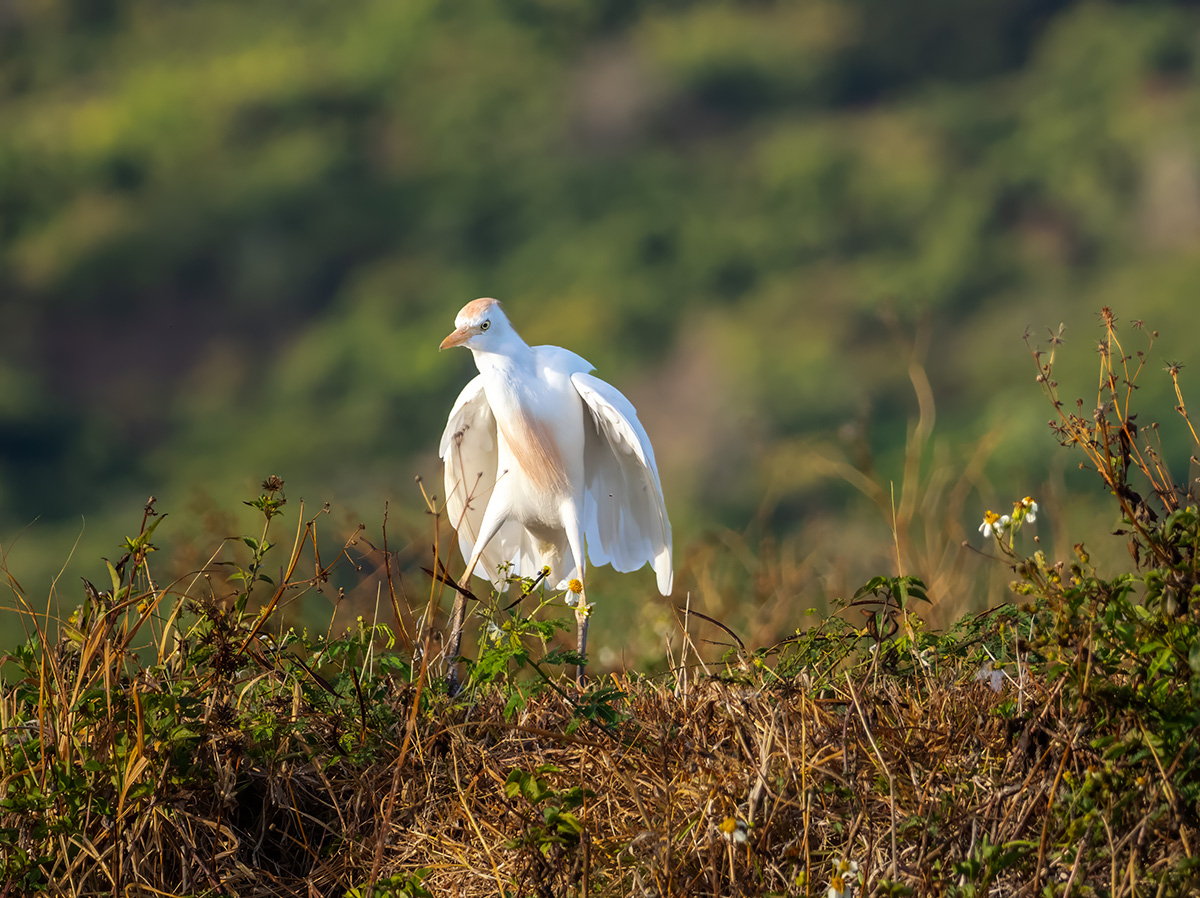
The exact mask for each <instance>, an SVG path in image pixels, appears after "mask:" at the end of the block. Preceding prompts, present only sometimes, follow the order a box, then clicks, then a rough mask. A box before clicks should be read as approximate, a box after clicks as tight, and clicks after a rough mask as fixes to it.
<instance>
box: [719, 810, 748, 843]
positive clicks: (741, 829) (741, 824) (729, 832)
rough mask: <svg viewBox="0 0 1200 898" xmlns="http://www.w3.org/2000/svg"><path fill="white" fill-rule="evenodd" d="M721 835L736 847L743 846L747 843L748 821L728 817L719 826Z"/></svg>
mask: <svg viewBox="0 0 1200 898" xmlns="http://www.w3.org/2000/svg"><path fill="white" fill-rule="evenodd" d="M717 829H719V830H720V831H721V834H722V835H723V836H725V838H726V839H728V840H729V841H730V842H732V843H733V844H735V845H741V844H742V843H744V842H745V841H746V831H747V826H746V821H745V820H737V819H735V818H733V817H726V818H725V819H724V820H722V821H721V823H720V824H719V825H718V826H717Z"/></svg>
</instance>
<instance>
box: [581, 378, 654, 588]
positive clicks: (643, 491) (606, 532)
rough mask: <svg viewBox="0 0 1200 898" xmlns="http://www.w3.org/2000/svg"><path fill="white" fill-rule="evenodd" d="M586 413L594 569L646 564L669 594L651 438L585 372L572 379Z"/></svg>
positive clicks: (587, 514)
mask: <svg viewBox="0 0 1200 898" xmlns="http://www.w3.org/2000/svg"><path fill="white" fill-rule="evenodd" d="M571 382H572V383H573V384H574V385H575V389H576V390H578V391H579V395H580V397H582V399H583V402H584V405H585V406H586V407H587V409H588V411H589V412H590V415H589V416H588V417H590V419H591V420H590V421H589V420H587V419H586V418H585V421H584V450H583V469H584V478H585V481H586V488H585V495H584V510H583V521H584V526H585V533H586V537H587V553H588V557H589V558H590V559H591V562H592V564H595V565H601V564H611V565H612V566H613V568H614V569H616V570H618V571H621V572H628V571H636V570H637V569H638V568H640V567H642V565H644V564H647V563H649V564H650V565H652V566H653V567H654V571H655V573H656V574H657V575H658V589H659V591H660V592H661V593H662V594H663V595H664V596H666V595H670V594H671V586H672V583H673V581H674V572H673V570H672V568H671V523H670V521H669V520H668V519H667V507H666V503H665V502H664V501H663V494H662V485H661V484H660V483H659V479H658V466H657V465H656V464H655V461H654V449H653V448H651V446H650V438H649V437H648V436H646V431H645V429H644V428H643V427H642V424H641V422H640V421H639V420H638V417H637V411H636V410H635V409H634V407H633V403H631V402H630V401H629V400H628V399H626V398H625V397H624V396H623V395H622V394H621V392H620V391H619V390H617V389H616V388H615V387H613V386H611V385H609V384H607V383H605V382H604V381H602V380H600V379H599V378H597V377H593V376H592V375H590V374H587V373H584V372H577V373H575V374H572V375H571ZM622 500H624V501H622Z"/></svg>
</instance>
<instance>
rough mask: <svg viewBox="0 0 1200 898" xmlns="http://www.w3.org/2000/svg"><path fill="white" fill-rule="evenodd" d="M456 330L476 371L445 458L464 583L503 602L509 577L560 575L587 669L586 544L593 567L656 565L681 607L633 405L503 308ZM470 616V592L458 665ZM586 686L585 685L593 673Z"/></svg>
mask: <svg viewBox="0 0 1200 898" xmlns="http://www.w3.org/2000/svg"><path fill="white" fill-rule="evenodd" d="M454 326H455V330H454V333H452V334H450V336H448V337H446V339H445V340H443V341H442V345H441V347H440V348H441V349H446V348H448V347H451V346H465V347H467V349H469V350H471V354H472V355H473V356H474V357H475V365H476V367H478V368H479V374H478V375H477V376H476V377H475V378H473V379H472V380H471V381H470V383H468V384H467V385H466V387H464V388H463V391H462V392H461V393H460V394H459V395H458V400H457V401H456V402H455V403H454V408H453V409H451V411H450V418H449V420H447V422H446V430H445V432H444V433H443V434H442V441H441V446H440V448H439V451H438V454H439V455H440V456H441V458H442V460H443V461H444V462H445V473H446V510H447V512H448V514H449V517H450V521H451V523H452V524H453V525H454V528H455V529H456V530H457V531H458V543H459V547H460V548H461V549H462V554H463V558H465V559H466V560H467V567H466V573H465V574H464V575H463V578H462V583H463V584H464V585H465V584H466V583H467V582H468V581H469V580H470V578H471V574H472V573H476V567H477V566H478V565H480V564H482V566H483V567H482V572H481V575H482V576H486V577H487V578H488V579H489V580H491V582H492V585H493V586H495V588H496V589H497V590H499V591H503V590H504V589H505V587H506V586H507V583H506V581H505V577H506V576H508V575H514V574H515V575H517V576H520V577H536V576H537V575H538V574H540V573H541V572H542V570H543V568H545V567H549V569H550V574H549V578H548V581H547V582H549V583H552V584H556V588H557V589H566V590H568V593H567V596H568V601H572V602H574V604H575V620H576V623H577V625H578V645H579V654H580V655H583V654H584V652H585V651H586V648H587V629H588V614H589V612H590V611H591V606H590V605H589V604H588V602H587V590H586V586H585V584H586V579H585V577H584V545H585V542H586V546H587V554H588V557H590V558H591V560H592V564H594V565H601V564H611V565H612V566H613V568H615V569H616V570H618V571H622V572H626V571H635V570H637V569H638V568H640V567H642V566H643V565H645V564H650V565H652V566H653V568H654V571H655V573H656V574H657V575H658V588H659V591H661V592H662V594H663V595H664V596H665V595H670V593H671V582H672V579H673V576H674V575H673V572H672V569H671V523H670V521H668V520H667V508H666V504H665V503H664V502H663V494H662V486H661V484H660V483H659V480H658V467H657V466H656V465H655V463H654V450H653V449H652V448H651V447H650V439H649V438H648V437H647V436H646V431H645V430H644V429H643V428H642V425H641V422H640V421H638V417H637V412H636V411H635V410H634V407H633V405H632V403H630V401H629V400H628V399H626V398H625V397H624V396H623V395H622V394H621V393H620V392H619V391H618V390H616V389H615V388H614V387H612V386H610V385H608V384H606V383H605V382H604V381H602V380H600V379H599V378H597V377H593V376H592V375H591V374H589V373H588V372H589V371H591V370H592V366H591V365H590V364H589V363H588V362H586V361H585V360H584V359H582V358H580V357H579V356H577V355H576V354H575V353H573V352H570V351H569V350H566V349H562V348H560V347H558V346H530V345H528V344H527V343H526V342H525V341H524V340H522V339H521V337H520V335H518V334H517V332H516V331H515V330H514V329H513V326H512V325H511V324H509V322H508V318H507V317H505V314H504V311H503V309H501V307H500V303H499V302H498V301H496V300H494V299H486V298H485V299H477V300H475V301H473V302H469V303H467V304H466V305H465V306H463V309H462V311H461V312H459V313H458V317H457V318H455V319H454ZM505 565H507V570H506V569H505ZM572 581H578V582H577V583H573V582H572ZM572 587H578V588H579V595H578V597H575V595H574V592H573V590H572ZM465 611H466V599H465V597H464V596H463V594H462V593H461V592H460V593H458V595H457V596H456V598H455V600H454V608H453V611H452V612H451V615H450V646H449V648H450V658H451V659H452V660H451V664H452V665H453V663H454V662H453V659H455V658H457V657H458V652H459V646H460V644H461V640H462V627H463V618H464V614H465ZM453 670H454V668H453V667H452V668H451V671H452V672H451V676H450V681H451V685H452V686H453V684H454V673H453ZM576 676H577V679H578V680H579V682H581V683H582V681H583V665H582V664H580V665H579V669H578V671H577V673H576Z"/></svg>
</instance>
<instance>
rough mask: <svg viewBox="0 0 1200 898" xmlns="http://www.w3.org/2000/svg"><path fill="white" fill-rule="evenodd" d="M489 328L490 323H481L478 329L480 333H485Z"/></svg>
mask: <svg viewBox="0 0 1200 898" xmlns="http://www.w3.org/2000/svg"><path fill="white" fill-rule="evenodd" d="M491 326H492V322H490V321H485V322H483V324H481V325H479V329H480V330H481V331H485V330H487V329H488V328H489V327H491Z"/></svg>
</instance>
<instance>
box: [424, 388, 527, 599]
mask: <svg viewBox="0 0 1200 898" xmlns="http://www.w3.org/2000/svg"><path fill="white" fill-rule="evenodd" d="M438 455H439V456H441V459H442V461H443V462H444V463H445V480H446V514H447V516H448V517H449V519H450V525H451V526H452V527H454V529H455V530H456V531H458V547H459V550H460V551H461V552H462V555H463V558H464V559H467V558H470V557H471V550H472V549H473V548H474V547H475V540H476V539H477V538H478V536H479V529H480V526H481V525H482V523H483V513H484V510H485V509H486V508H487V504H488V502H489V501H490V500H491V498H492V495H493V493H494V492H495V491H496V490H497V488H498V487H497V483H496V471H497V467H498V465H499V453H498V452H497V449H496V417H495V415H493V414H492V407H491V406H490V405H488V401H487V396H486V395H485V394H484V392H483V377H482V375H476V376H475V377H474V378H473V379H472V380H471V381H470V382H469V383H468V384H467V385H466V386H465V387H463V390H462V392H461V393H459V394H458V399H457V400H456V401H455V403H454V408H452V409H451V410H450V417H449V419H447V421H446V429H445V430H444V431H443V432H442V441H441V445H440V446H439V448H438ZM503 488H504V487H503V483H501V484H500V486H499V489H503ZM505 562H507V563H508V564H510V565H511V566H512V573H514V574H520V575H521V576H524V577H532V576H535V575H536V574H537V572H538V571H539V570H541V556H540V554H539V553H538V552H537V548H536V547H535V545H534V543H533V538H532V536H530V534H529V533H528V531H526V529H525V528H524V527H522V526H521V525H520V524H518V523H517V522H516V521H506V522H505V523H504V525H503V526H501V528H500V531H499V532H498V533H497V534H496V535H495V536H494V537H492V540H491V542H489V543H488V544H487V547H486V548H485V549H484V551H483V555H482V556H481V558H480V560H479V568H477V569H476V573H478V574H480V575H481V576H486V577H487V578H488V579H489V580H491V581H492V585H493V586H494V587H495V588H496V589H497V590H499V591H501V592H503V591H504V589H505V588H506V586H507V584H506V582H505V580H504V577H503V576H502V575H500V574H499V573H497V571H498V569H499V567H500V566H501V565H502V564H503V563H505Z"/></svg>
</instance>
